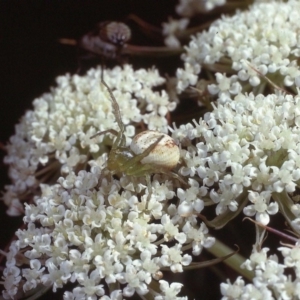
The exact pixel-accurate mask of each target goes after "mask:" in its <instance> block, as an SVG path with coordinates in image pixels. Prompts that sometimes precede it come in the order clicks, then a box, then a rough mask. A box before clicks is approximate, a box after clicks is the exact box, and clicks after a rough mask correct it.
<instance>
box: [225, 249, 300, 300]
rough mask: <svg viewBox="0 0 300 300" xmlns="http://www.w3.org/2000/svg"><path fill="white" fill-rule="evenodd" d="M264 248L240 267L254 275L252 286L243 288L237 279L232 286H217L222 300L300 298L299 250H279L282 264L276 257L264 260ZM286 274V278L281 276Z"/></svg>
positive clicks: (228, 283)
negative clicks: (282, 260)
mask: <svg viewBox="0 0 300 300" xmlns="http://www.w3.org/2000/svg"><path fill="white" fill-rule="evenodd" d="M268 250H269V249H268V248H263V249H262V250H261V251H260V252H254V253H252V255H251V256H250V259H248V260H247V261H246V262H245V263H244V264H243V266H244V267H245V268H247V269H248V270H253V271H255V276H254V278H253V284H252V283H249V284H245V281H244V280H243V279H242V278H241V277H238V278H237V279H236V281H235V282H234V283H230V281H229V280H228V281H227V283H222V284H221V293H222V295H223V297H222V300H230V299H241V300H250V299H261V300H275V299H282V300H283V299H299V297H300V247H299V245H296V246H295V247H293V248H288V247H281V248H279V249H278V250H279V251H281V253H282V255H283V256H284V264H281V263H279V261H278V257H277V256H276V255H271V256H269V257H268V256H267V252H268ZM287 270H289V274H290V275H286V274H285V273H284V272H285V271H287Z"/></svg>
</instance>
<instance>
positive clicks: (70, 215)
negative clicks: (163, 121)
mask: <svg viewBox="0 0 300 300" xmlns="http://www.w3.org/2000/svg"><path fill="white" fill-rule="evenodd" d="M103 157H105V154H103ZM90 164H91V165H92V167H91V172H87V171H80V172H79V173H78V175H75V173H74V172H70V173H69V175H68V176H67V177H66V178H65V177H60V178H59V180H58V182H59V183H58V184H55V185H46V184H42V185H41V190H42V191H41V196H38V197H36V198H35V204H30V205H29V204H25V206H26V209H25V217H24V222H25V223H26V224H27V228H26V229H24V230H18V231H17V233H16V235H17V238H18V239H17V241H15V242H14V243H13V244H12V245H11V247H10V252H9V253H8V255H7V263H6V269H5V271H4V273H3V274H4V286H5V288H6V290H5V291H4V293H3V296H4V298H5V299H13V298H14V296H15V294H16V293H17V291H18V290H19V289H20V288H23V290H24V291H25V292H26V291H30V290H31V289H34V288H35V287H37V286H38V285H39V284H43V285H44V286H52V289H53V291H56V290H57V289H58V288H62V287H63V286H64V285H65V284H66V283H68V282H72V283H76V287H75V288H74V289H73V290H72V292H71V291H69V292H66V293H65V294H64V299H66V300H70V299H72V300H73V299H91V300H93V299H98V297H101V296H104V295H105V293H106V291H107V289H108V290H109V291H110V293H111V298H110V297H109V296H107V295H106V296H105V297H104V298H103V299H122V296H124V297H131V296H132V295H133V294H135V293H137V294H139V295H145V294H147V293H153V295H154V296H155V297H154V299H157V300H159V299H187V298H182V297H178V298H177V297H176V295H177V294H178V293H179V292H180V289H181V284H179V283H178V284H177V283H172V284H170V286H169V285H168V283H167V282H165V281H164V280H160V279H161V278H162V276H163V273H162V271H164V270H166V269H169V270H171V271H172V272H175V273H176V272H183V268H184V266H188V265H190V263H191V261H192V256H191V255H189V254H186V253H185V250H186V249H192V251H193V254H195V255H199V254H200V252H201V250H202V248H203V247H211V246H212V245H213V243H214V238H211V237H209V236H207V228H206V226H205V225H204V223H202V224H201V225H199V222H198V221H197V218H196V217H195V215H193V214H188V215H187V216H185V215H182V214H181V211H182V209H180V207H181V206H185V207H187V206H189V205H190V206H193V207H194V209H195V210H197V211H198V212H200V211H201V210H202V209H203V203H201V200H200V199H197V198H196V196H195V193H192V191H190V192H191V194H190V195H189V193H188V192H187V193H186V194H185V193H184V192H181V196H180V197H179V198H180V201H179V204H176V205H175V204H171V203H168V201H169V200H170V199H172V198H173V197H174V195H175V192H174V191H173V189H174V187H173V183H172V182H171V181H167V180H164V181H160V182H164V183H161V184H160V183H159V181H158V180H157V179H156V178H159V176H158V175H156V176H158V177H156V176H154V180H153V183H152V185H153V192H152V194H151V198H150V200H149V201H148V189H147V187H146V185H143V184H142V183H143V182H142V180H141V181H140V183H139V185H138V187H137V189H138V190H139V191H143V190H145V192H144V193H143V195H142V196H140V195H139V194H138V193H137V191H133V190H134V189H133V186H132V182H130V181H129V180H128V178H126V177H122V178H121V180H112V181H110V180H107V179H106V178H103V179H102V180H101V181H99V178H100V176H101V171H102V168H103V166H101V165H100V164H99V160H97V161H93V162H91V163H90ZM184 211H186V210H184ZM170 242H171V243H170ZM20 252H22V253H23V254H24V258H23V261H24V260H25V262H26V261H27V262H26V266H22V267H20V261H19V260H18V256H17V254H18V253H20ZM153 279H155V280H160V287H161V293H158V291H156V292H155V291H153V290H152V289H151V288H150V286H151V285H150V283H151V281H152V280H153ZM149 285H150V286H149Z"/></svg>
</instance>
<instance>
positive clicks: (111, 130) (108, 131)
mask: <svg viewBox="0 0 300 300" xmlns="http://www.w3.org/2000/svg"><path fill="white" fill-rule="evenodd" d="M106 133H111V134H113V135H116V136H118V132H117V131H116V130H114V129H107V130H104V131H99V132H97V133H95V134H94V135H92V136H91V137H90V139H93V138H94V137H96V136H98V135H102V134H106Z"/></svg>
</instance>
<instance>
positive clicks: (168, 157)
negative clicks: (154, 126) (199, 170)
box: [130, 130, 180, 170]
mask: <svg viewBox="0 0 300 300" xmlns="http://www.w3.org/2000/svg"><path fill="white" fill-rule="evenodd" d="M161 136H163V138H162V140H161V141H160V142H159V143H158V144H157V145H156V146H155V148H154V149H153V150H152V151H151V152H150V154H149V155H148V156H146V157H144V158H143V159H142V160H141V163H142V164H151V165H153V166H158V167H162V168H165V169H169V170H171V169H173V168H174V167H176V165H177V164H178V161H179V157H180V152H179V148H178V146H177V145H176V144H175V141H174V140H173V139H172V138H171V137H170V136H169V135H167V134H164V133H161V132H158V131H152V130H146V131H143V132H141V133H139V134H137V135H136V136H135V137H134V138H133V140H132V142H131V145H130V149H131V150H132V152H134V153H135V154H141V153H143V152H144V151H145V150H146V149H147V148H149V146H150V145H152V144H153V143H154V142H155V141H157V140H158V139H159V138H160V137H161Z"/></svg>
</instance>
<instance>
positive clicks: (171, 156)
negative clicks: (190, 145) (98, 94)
mask: <svg viewBox="0 0 300 300" xmlns="http://www.w3.org/2000/svg"><path fill="white" fill-rule="evenodd" d="M102 84H103V85H104V86H105V87H106V88H107V90H108V92H109V95H110V99H111V102H112V107H113V113H114V115H115V118H116V121H117V123H118V126H119V131H116V130H114V129H108V130H105V131H101V132H97V133H96V134H94V135H93V136H91V138H94V137H96V136H98V135H101V134H106V133H110V134H113V135H115V136H116V139H115V141H114V142H113V144H112V148H111V150H110V152H109V155H108V159H107V167H106V168H107V169H108V170H109V171H110V172H111V174H112V175H114V174H120V173H122V174H125V175H128V176H134V177H145V178H146V182H147V186H148V191H149V194H148V195H149V196H148V198H150V196H151V191H152V187H151V175H152V174H155V173H162V174H167V175H169V176H171V177H173V178H175V179H178V180H179V181H180V182H182V183H184V184H185V185H186V182H185V181H184V180H183V179H182V178H181V177H180V176H179V175H178V174H176V173H174V172H172V171H171V170H172V169H173V168H175V167H176V165H177V164H178V161H179V157H180V153H179V148H178V146H177V145H176V144H175V141H174V140H173V139H172V138H171V137H170V136H169V135H167V134H164V133H160V132H158V131H152V130H146V131H143V132H141V133H139V134H137V135H136V136H135V137H134V138H133V140H132V142H131V145H130V147H127V146H126V137H125V134H124V132H125V127H124V124H123V122H122V118H121V112H120V109H119V105H118V103H117V100H116V98H115V97H114V95H113V93H112V91H111V89H110V88H109V86H108V85H107V84H106V83H105V82H104V80H102Z"/></svg>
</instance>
